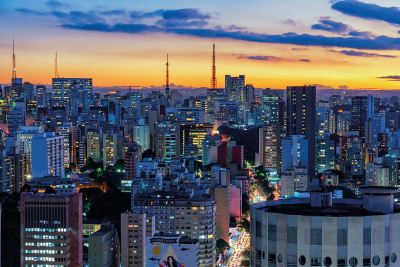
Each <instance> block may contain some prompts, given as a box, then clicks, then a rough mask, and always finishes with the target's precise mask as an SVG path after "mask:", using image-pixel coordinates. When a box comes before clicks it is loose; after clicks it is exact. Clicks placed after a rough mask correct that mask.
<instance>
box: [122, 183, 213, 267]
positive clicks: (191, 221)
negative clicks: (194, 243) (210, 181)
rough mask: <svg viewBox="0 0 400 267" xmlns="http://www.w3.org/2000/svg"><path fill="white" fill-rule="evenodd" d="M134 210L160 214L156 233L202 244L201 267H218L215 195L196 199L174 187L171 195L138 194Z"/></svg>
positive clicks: (191, 194)
mask: <svg viewBox="0 0 400 267" xmlns="http://www.w3.org/2000/svg"><path fill="white" fill-rule="evenodd" d="M132 210H134V211H138V212H148V213H154V214H156V217H155V221H156V222H155V225H156V228H155V232H156V233H165V234H169V233H171V234H177V233H179V234H182V235H187V236H188V237H190V238H196V239H198V240H200V267H211V266H214V263H215V259H216V253H215V251H216V247H215V246H216V240H217V237H216V234H217V233H216V203H215V199H214V197H213V196H212V195H207V194H206V195H201V196H200V195H194V193H193V192H192V193H190V192H186V191H185V190H183V189H182V190H178V189H177V188H176V187H170V191H155V192H151V193H143V194H137V195H136V196H135V198H134V200H133V206H132ZM178 212H179V215H178ZM189 212H190V213H189ZM122 228H124V227H122ZM122 264H124V262H122Z"/></svg>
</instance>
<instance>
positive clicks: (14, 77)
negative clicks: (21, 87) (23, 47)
mask: <svg viewBox="0 0 400 267" xmlns="http://www.w3.org/2000/svg"><path fill="white" fill-rule="evenodd" d="M11 83H12V85H13V86H14V85H15V84H16V83H17V67H16V63H15V52H14V36H13V70H12V79H11Z"/></svg>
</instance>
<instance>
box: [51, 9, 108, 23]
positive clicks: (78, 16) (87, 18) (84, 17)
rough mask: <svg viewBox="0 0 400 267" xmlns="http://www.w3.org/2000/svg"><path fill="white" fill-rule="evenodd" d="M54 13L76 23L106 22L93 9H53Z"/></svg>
mask: <svg viewBox="0 0 400 267" xmlns="http://www.w3.org/2000/svg"><path fill="white" fill-rule="evenodd" d="M52 14H53V15H54V16H56V17H58V18H60V19H64V20H68V21H70V22H72V23H74V24H93V23H103V22H105V19H104V18H102V17H100V16H98V15H97V14H96V13H95V12H93V11H89V12H82V11H71V12H69V13H65V12H59V11H53V12H52Z"/></svg>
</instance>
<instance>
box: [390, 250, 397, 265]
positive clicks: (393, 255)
mask: <svg viewBox="0 0 400 267" xmlns="http://www.w3.org/2000/svg"><path fill="white" fill-rule="evenodd" d="M396 260H397V255H396V253H394V252H393V253H392V255H390V261H391V262H393V263H395V262H396Z"/></svg>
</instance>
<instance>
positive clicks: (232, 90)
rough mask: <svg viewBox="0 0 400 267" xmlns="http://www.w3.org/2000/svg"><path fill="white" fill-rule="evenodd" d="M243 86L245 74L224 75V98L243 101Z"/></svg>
mask: <svg viewBox="0 0 400 267" xmlns="http://www.w3.org/2000/svg"><path fill="white" fill-rule="evenodd" d="M244 87H245V75H239V76H238V77H232V76H231V75H225V94H226V100H228V101H235V102H243V100H244V98H245V97H244Z"/></svg>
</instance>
